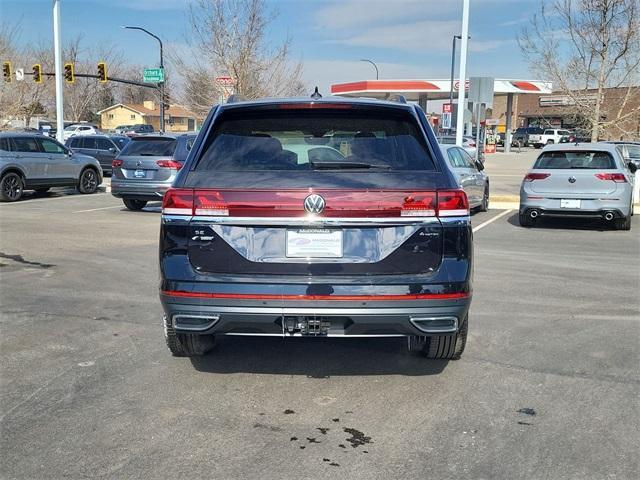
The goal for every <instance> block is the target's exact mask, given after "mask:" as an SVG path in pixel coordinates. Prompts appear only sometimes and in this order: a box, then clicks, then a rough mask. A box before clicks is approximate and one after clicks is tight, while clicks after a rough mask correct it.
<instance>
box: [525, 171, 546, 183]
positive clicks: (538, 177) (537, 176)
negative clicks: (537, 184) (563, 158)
mask: <svg viewBox="0 0 640 480" xmlns="http://www.w3.org/2000/svg"><path fill="white" fill-rule="evenodd" d="M549 176H551V174H550V173H527V175H526V176H525V177H524V181H525V182H533V181H534V180H544V179H545V178H547V177H549Z"/></svg>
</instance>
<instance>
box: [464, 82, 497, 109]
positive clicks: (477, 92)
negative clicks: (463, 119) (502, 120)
mask: <svg viewBox="0 0 640 480" xmlns="http://www.w3.org/2000/svg"><path fill="white" fill-rule="evenodd" d="M469 82H470V86H469V101H470V102H473V103H483V104H484V105H485V106H486V107H491V106H492V105H493V84H494V80H493V77H471V78H470V79H469Z"/></svg>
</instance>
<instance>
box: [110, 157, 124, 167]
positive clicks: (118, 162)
mask: <svg viewBox="0 0 640 480" xmlns="http://www.w3.org/2000/svg"><path fill="white" fill-rule="evenodd" d="M123 163H124V162H123V161H122V160H118V159H115V160H113V161H112V162H111V168H116V167H121V166H122V164H123Z"/></svg>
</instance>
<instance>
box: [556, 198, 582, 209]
mask: <svg viewBox="0 0 640 480" xmlns="http://www.w3.org/2000/svg"><path fill="white" fill-rule="evenodd" d="M580 203H581V202H580V200H573V199H570V200H565V199H562V200H560V208H580Z"/></svg>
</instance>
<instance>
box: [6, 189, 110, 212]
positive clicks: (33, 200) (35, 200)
mask: <svg viewBox="0 0 640 480" xmlns="http://www.w3.org/2000/svg"><path fill="white" fill-rule="evenodd" d="M97 195H106V192H96V193H92V194H90V196H91V197H95V196H97ZM86 196H87V195H82V194H75V193H74V194H70V195H62V196H60V197H44V198H25V199H24V200H22V201H17V202H11V203H3V204H2V205H1V206H0V208H6V207H11V206H16V205H22V206H23V207H24V206H25V205H30V204H32V203H39V202H50V201H52V200H61V199H63V198H75V199H78V198H84V197H86Z"/></svg>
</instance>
